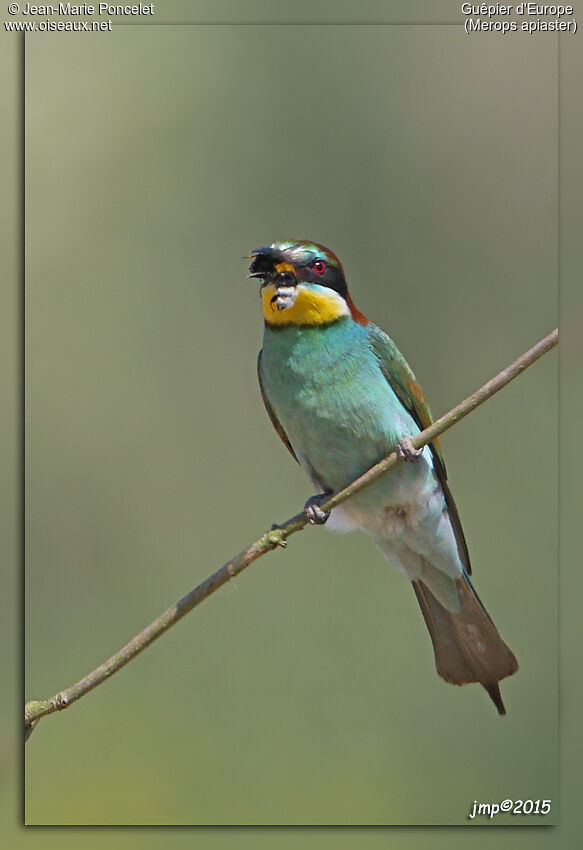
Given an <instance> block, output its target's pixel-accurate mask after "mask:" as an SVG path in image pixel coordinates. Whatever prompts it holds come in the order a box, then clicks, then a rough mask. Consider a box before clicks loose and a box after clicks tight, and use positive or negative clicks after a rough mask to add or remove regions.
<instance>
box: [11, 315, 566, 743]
mask: <svg viewBox="0 0 583 850" xmlns="http://www.w3.org/2000/svg"><path fill="white" fill-rule="evenodd" d="M558 339H559V332H558V330H557V329H555V330H554V331H553V332H552V333H550V334H549V335H548V336H546V337H545V338H544V339H542V340H541V341H540V342H538V343H537V344H536V345H535V346H533V348H531V349H530V350H529V351H527V352H526V353H525V354H523V355H522V357H519V358H518V360H515V361H514V363H512V364H511V365H510V366H508V367H507V368H506V369H504V370H503V371H502V372H500V373H499V374H498V375H496V377H495V378H492V380H491V381H488V383H486V384H484V386H483V387H481V388H480V389H479V390H477V391H476V392H475V393H473V395H471V396H469V397H468V398H466V399H465V401H462V402H461V404H458V405H457V407H454V408H453V409H452V410H450V411H449V413H446V414H445V415H444V416H442V417H441V418H440V419H437V420H436V421H435V422H434V423H433V424H432V425H430V426H429V428H426V429H425V430H424V431H421V433H419V434H417V436H416V437H414V438H413V439H412V440H411V444H412V446H413V447H414V448H416V449H420V448H422V447H423V446H425V445H427V443H430V442H431V441H432V440H435V438H436V437H439V436H440V435H441V434H443V433H444V432H445V431H447V430H448V429H449V428H451V427H452V426H453V425H455V424H456V423H457V422H459V421H460V420H461V419H463V418H464V416H467V415H468V413H471V412H472V410H475V409H476V408H477V407H479V406H480V405H481V404H483V403H484V402H485V401H486V400H487V399H489V398H490V397H491V396H493V395H494V393H497V392H498V390H501V389H502V387H505V386H506V384H508V383H509V382H510V381H511V380H512V379H513V378H515V377H516V376H517V375H520V373H521V372H523V371H524V369H526V368H527V366H530V365H531V363H534V362H535V360H538V358H539V357H541V356H542V355H543V354H545V353H546V352H547V351H549V350H550V349H551V348H553V347H554V346H555V345H556V344H557V342H558ZM399 462H400V458H399V457H398V455H397V454H396V453H393V454H391V455H389V456H388V457H386V458H384V460H381V461H380V462H379V463H377V464H375V466H373V467H371V468H370V469H369V470H368V471H367V472H365V473H364V474H363V475H361V476H360V478H357V479H356V480H355V481H353V482H352V483H351V484H349V485H348V486H347V487H345V488H344V489H343V490H340V492H338V493H335V494H334V495H333V496H331V497H330V498H329V499H328V501H327V502H325V503H324V504H322V505H321V507H322V509H323V510H331V509H332V508H334V507H336V506H337V505H339V504H341V502H344V501H346V499H348V498H350V497H351V496H353V495H354V494H355V493H358V491H359V490H362V488H363V487H366V486H367V485H368V484H371V483H372V482H373V481H376V479H377V478H379V477H380V476H381V475H383V474H384V473H385V472H388V471H389V470H390V469H393V467H395V466H396V465H397V464H398V463H399ZM307 523H308V519H307V517H306V514H305V512H304V511H301V512H300V513H298V514H296V515H295V516H293V517H292V518H291V519H288V520H287V522H284V523H283V525H280V526H277V527H275V528H273V529H271V531H267V532H266V533H265V534H263V535H262V536H261V537H260V538H259V539H258V540H256V541H255V542H254V543H252V544H251V546H249V547H248V548H247V549H244V550H243V551H242V552H239V554H238V555H235V557H234V558H231V560H230V561H227V563H226V564H224V565H223V566H222V567H221V568H220V569H218V570H217V571H216V572H215V573H213V574H212V575H210V576H209V577H208V578H206V579H205V580H204V581H203V582H202V583H201V584H199V585H198V587H195V588H194V590H191V591H190V593H187V594H186V596H183V597H182V599H181V600H180V601H179V602H177V603H176V604H175V605H172V606H171V607H170V608H168V609H167V610H166V611H164V613H163V614H161V615H160V616H159V617H158V618H157V619H156V620H154V622H152V623H150V625H149V626H146V628H145V629H143V630H142V631H141V632H140V633H139V634H137V635H136V636H135V637H134V638H132V640H130V642H129V643H127V644H126V645H125V646H124V647H122V649H120V650H119V652H116V653H115V654H114V655H112V656H111V658H108V660H107V661H105V662H104V663H103V664H100V665H99V667H96V669H95V670H93V671H92V672H91V673H89V674H88V675H87V676H85V677H84V678H83V679H80V680H79V681H78V682H76V683H75V684H74V685H71V687H69V688H66V689H65V690H64V691H60V692H59V693H58V694H55V695H54V696H52V697H49V698H48V699H44V700H31V701H30V702H28V703H27V704H26V707H25V740H28V737H29V736H30V734H31V732H32V730H33V729H34V728H35V726H36V725H37V724H38V721H39V720H40V719H41V717H45V716H46V715H47V714H52V713H53V712H55V711H61V710H63V709H65V708H68V706H70V705H71V704H72V703H74V702H76V701H77V700H78V699H80V698H81V697H82V696H85V694H87V693H89V691H91V690H93V688H95V687H97V685H100V684H101V683H102V682H104V681H105V680H106V679H109V677H110V676H112V675H113V674H114V673H117V671H118V670H121V668H122V667H124V666H125V665H126V664H127V663H128V662H129V661H131V660H132V659H133V658H135V657H136V655H138V653H140V652H142V650H144V649H146V647H147V646H149V645H150V644H151V643H153V641H155V640H157V638H159V637H160V636H161V635H163V634H164V632H165V631H167V629H169V628H170V627H171V626H173V625H174V624H175V623H177V622H178V621H179V620H181V619H182V617H184V616H185V615H186V614H188V612H189V611H192V609H193V608H195V607H196V606H197V605H199V604H200V603H201V602H203V601H204V600H205V599H207V598H208V597H209V596H210V595H211V593H214V592H215V590H218V589H219V587H222V586H223V585H224V584H226V583H227V582H228V581H229V580H230V579H232V578H234V577H235V576H236V575H239V573H241V572H242V571H243V570H244V569H245V568H246V567H248V566H249V564H252V563H253V561H256V560H257V558H260V557H261V555H265V553H266V552H270V551H271V550H272V549H276V548H277V547H278V546H285V545H286V541H287V538H288V537H289V536H290V535H291V534H294V533H295V532H296V531H300V529H302V528H303V527H304V526H305V525H307Z"/></svg>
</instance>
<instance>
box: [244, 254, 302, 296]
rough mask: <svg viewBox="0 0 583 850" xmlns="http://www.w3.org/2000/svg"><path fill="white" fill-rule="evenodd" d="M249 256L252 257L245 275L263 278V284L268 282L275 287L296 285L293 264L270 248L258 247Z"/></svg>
mask: <svg viewBox="0 0 583 850" xmlns="http://www.w3.org/2000/svg"><path fill="white" fill-rule="evenodd" d="M251 256H252V258H253V259H252V262H251V265H250V266H249V274H248V275H247V277H250V278H261V279H263V285H264V286H265V285H266V284H268V283H271V284H273V285H274V286H276V287H280V286H296V285H297V277H296V270H295V268H294V267H293V265H292V264H291V263H288V262H286V261H285V260H281V259H280V258H279V257H277V256H275V255H274V251H273V250H272V249H271V248H258V249H257V250H256V251H252V252H251Z"/></svg>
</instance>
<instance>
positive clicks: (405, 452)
mask: <svg viewBox="0 0 583 850" xmlns="http://www.w3.org/2000/svg"><path fill="white" fill-rule="evenodd" d="M396 451H397V455H398V456H399V458H400V459H401V460H407V461H409V462H413V461H415V460H419V458H420V457H421V455H422V454H423V449H416V448H415V447H414V446H413V443H412V442H411V438H410V437H401V439H400V440H399V442H398V443H397V449H396Z"/></svg>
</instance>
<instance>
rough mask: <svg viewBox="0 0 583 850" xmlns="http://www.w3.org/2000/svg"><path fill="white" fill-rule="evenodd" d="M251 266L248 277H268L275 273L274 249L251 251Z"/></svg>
mask: <svg viewBox="0 0 583 850" xmlns="http://www.w3.org/2000/svg"><path fill="white" fill-rule="evenodd" d="M251 257H252V258H253V259H252V261H251V265H250V266H249V274H248V275H247V277H251V278H253V277H260V278H261V277H262V278H266V277H268V276H269V275H270V274H271V273H272V272H273V271H274V269H273V266H274V260H275V258H274V255H273V249H272V248H255V250H254V251H251Z"/></svg>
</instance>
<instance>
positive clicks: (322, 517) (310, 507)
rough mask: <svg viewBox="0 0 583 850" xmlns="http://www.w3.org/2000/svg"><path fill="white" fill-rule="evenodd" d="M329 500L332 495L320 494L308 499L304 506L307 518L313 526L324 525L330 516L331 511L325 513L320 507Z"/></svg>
mask: <svg viewBox="0 0 583 850" xmlns="http://www.w3.org/2000/svg"><path fill="white" fill-rule="evenodd" d="M329 498H330V493H318V494H317V495H316V496H312V497H311V498H310V499H308V501H307V502H306V504H305V505H304V510H305V512H306V516H307V517H308V520H309V522H310V523H311V524H312V525H324V523H325V522H326V520H327V519H328V517H329V516H330V511H324V510H322V508H321V507H320V505H322V504H323V503H324V502H326V501H327V500H328V499H329Z"/></svg>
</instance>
